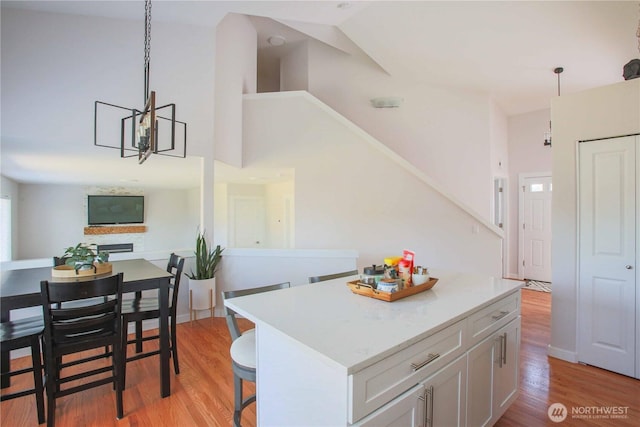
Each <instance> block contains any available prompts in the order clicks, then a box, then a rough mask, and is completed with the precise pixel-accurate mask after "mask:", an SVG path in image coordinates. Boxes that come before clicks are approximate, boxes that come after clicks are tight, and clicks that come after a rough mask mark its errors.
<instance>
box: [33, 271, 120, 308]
mask: <svg viewBox="0 0 640 427" xmlns="http://www.w3.org/2000/svg"><path fill="white" fill-rule="evenodd" d="M110 277H113V276H109V277H105V278H100V279H94V280H86V281H78V282H48V281H45V282H46V283H47V284H48V286H47V288H48V290H47V294H48V300H49V301H50V303H59V302H68V301H77V300H81V299H89V298H95V297H103V296H109V295H115V294H116V293H117V286H118V285H117V283H116V281H114V280H113V279H112V280H109V278H110ZM43 283H44V282H43ZM121 286H122V285H121ZM41 290H42V288H41Z"/></svg>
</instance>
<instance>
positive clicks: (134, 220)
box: [87, 195, 144, 225]
mask: <svg viewBox="0 0 640 427" xmlns="http://www.w3.org/2000/svg"><path fill="white" fill-rule="evenodd" d="M87 209H88V210H87V211H88V215H87V216H88V222H89V225H108V224H141V223H143V222H144V196H94V195H90V196H89V198H88V200H87Z"/></svg>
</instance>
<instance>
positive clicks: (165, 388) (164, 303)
mask: <svg viewBox="0 0 640 427" xmlns="http://www.w3.org/2000/svg"><path fill="white" fill-rule="evenodd" d="M160 280H162V281H163V282H164V283H162V285H161V286H160V287H159V292H160V295H159V298H160V395H161V396H162V397H167V396H169V395H170V394H171V378H170V376H169V346H170V343H169V279H168V278H165V279H160Z"/></svg>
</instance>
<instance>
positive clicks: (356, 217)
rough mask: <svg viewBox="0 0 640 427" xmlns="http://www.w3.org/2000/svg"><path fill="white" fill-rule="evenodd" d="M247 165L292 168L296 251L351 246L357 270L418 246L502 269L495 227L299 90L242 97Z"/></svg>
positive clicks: (443, 264) (424, 258) (425, 255)
mask: <svg viewBox="0 0 640 427" xmlns="http://www.w3.org/2000/svg"><path fill="white" fill-rule="evenodd" d="M243 152H244V155H243V163H244V166H245V167H265V168H268V167H278V168H281V167H286V168H295V177H296V181H295V209H296V213H295V218H296V224H295V228H296V233H295V236H296V239H295V240H296V241H295V247H296V248H297V249H323V248H335V249H356V250H357V251H358V252H359V260H358V266H359V267H360V268H361V267H363V266H366V265H369V264H374V263H375V264H380V263H382V261H383V258H384V257H387V256H391V255H397V254H401V253H402V250H403V249H412V250H414V251H415V252H416V262H417V263H418V264H421V265H427V266H430V267H437V268H446V269H452V270H458V271H464V272H481V273H488V274H492V275H495V276H500V275H501V268H502V267H501V265H502V263H501V253H502V231H501V230H500V229H498V228H496V227H494V226H493V225H492V224H490V223H489V222H488V221H486V220H485V219H484V218H483V216H482V215H479V214H477V213H476V212H474V211H473V210H472V209H470V208H469V207H467V206H466V205H465V204H464V203H462V202H459V201H458V200H456V199H455V198H454V197H452V196H450V195H449V194H447V192H446V191H445V190H443V189H441V188H439V186H438V185H437V184H436V183H434V182H432V181H431V180H430V179H429V178H428V177H427V176H426V175H425V174H424V173H422V172H421V171H420V170H419V169H417V168H415V167H414V166H412V164H411V163H409V162H408V161H406V160H404V159H402V158H401V157H400V156H398V155H397V154H395V153H393V152H392V151H391V150H390V149H389V148H388V147H386V146H385V145H384V144H382V143H380V142H378V141H376V140H375V139H374V138H372V137H371V136H370V135H368V134H367V133H366V132H364V131H363V130H361V129H360V128H358V127H357V126H355V125H354V124H353V123H351V122H350V121H349V120H347V119H345V118H344V117H343V116H341V115H340V114H338V113H337V112H335V111H333V110H332V109H331V108H329V107H328V106H326V105H325V104H324V103H322V102H321V101H319V100H318V99H316V98H315V97H313V96H311V95H310V94H308V93H307V92H302V91H300V92H282V93H271V94H254V95H245V96H244V102H243Z"/></svg>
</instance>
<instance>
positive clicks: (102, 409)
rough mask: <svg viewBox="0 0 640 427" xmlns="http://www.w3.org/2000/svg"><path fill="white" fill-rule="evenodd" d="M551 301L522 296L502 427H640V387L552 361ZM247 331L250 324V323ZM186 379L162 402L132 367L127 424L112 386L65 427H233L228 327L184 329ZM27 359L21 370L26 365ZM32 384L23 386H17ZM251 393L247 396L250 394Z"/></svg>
mask: <svg viewBox="0 0 640 427" xmlns="http://www.w3.org/2000/svg"><path fill="white" fill-rule="evenodd" d="M549 309H550V294H546V293H542V292H536V291H531V290H523V291H522V348H521V352H520V355H521V358H520V366H521V383H520V396H519V397H518V400H517V401H516V402H515V403H514V404H513V405H512V406H511V407H510V408H509V409H508V410H507V412H506V413H505V415H504V416H503V417H502V418H501V419H500V420H499V421H498V423H497V424H496V426H498V427H511V426H523V427H524V426H526V427H535V426H544V425H549V426H551V425H554V426H558V425H565V426H574V425H577V426H615V427H622V426H637V425H640V381H637V380H634V379H632V378H628V377H625V376H622V375H618V374H614V373H611V372H608V371H604V370H602V369H598V368H594V367H589V366H583V365H578V364H573V363H568V362H564V361H561V360H558V359H554V358H550V357H548V356H547V354H546V353H547V345H548V343H549V325H550V321H549V318H550V315H549ZM243 326H244V327H245V328H247V327H249V326H250V324H249V322H246V321H245V322H244V323H243ZM178 337H179V340H180V341H179V348H180V368H181V373H180V375H177V376H176V375H173V374H172V378H171V379H172V382H171V396H170V397H168V398H165V399H162V398H160V385H159V381H158V379H157V378H158V362H157V358H155V357H152V358H147V359H146V360H139V361H135V362H132V363H129V364H128V365H127V386H126V390H125V392H124V398H125V399H124V412H125V417H124V418H123V419H122V420H116V418H115V413H116V409H115V399H114V393H113V391H112V390H111V387H110V386H102V387H98V388H95V389H92V390H88V391H85V392H83V393H79V394H75V395H71V396H67V397H64V398H62V399H59V401H58V408H57V411H56V425H57V426H58V427H75V426H110V425H114V426H132V427H134V426H135V427H147V426H149V427H151V426H156V427H157V426H225V427H228V426H230V425H231V424H232V422H231V420H232V408H233V376H232V374H231V362H230V359H229V353H228V349H229V344H230V339H229V334H228V331H227V327H226V324H225V321H224V319H222V318H215V319H203V320H199V321H197V322H193V324H190V323H183V324H180V325H178ZM27 363H28V361H27V358H21V359H19V360H18V361H17V364H27ZM20 381H23V383H22V384H24V383H28V378H27V379H24V380H19V379H16V380H15V381H14V382H15V384H14V385H13V386H12V388H14V387H20V386H21V385H22V384H21V383H20ZM249 391H252V390H247V392H249ZM556 402H558V403H562V404H564V405H565V406H566V407H567V408H568V410H569V411H571V408H572V407H602V406H617V407H628V413H627V418H624V419H615V420H611V419H610V420H606V419H592V420H584V419H572V418H571V415H570V416H569V418H567V419H566V420H565V421H564V422H562V423H560V424H556V423H553V422H551V421H550V420H549V418H548V416H547V409H548V407H549V405H550V404H552V403H556ZM0 417H1V419H2V420H1V425H2V426H11V427H14V426H35V425H37V416H36V413H35V401H34V399H33V397H32V396H29V397H24V398H20V399H14V400H12V401H6V402H2V404H1V405H0ZM255 417H256V415H255V405H251V406H250V407H248V408H247V409H245V411H244V412H243V417H242V420H243V426H245V427H253V426H255Z"/></svg>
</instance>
